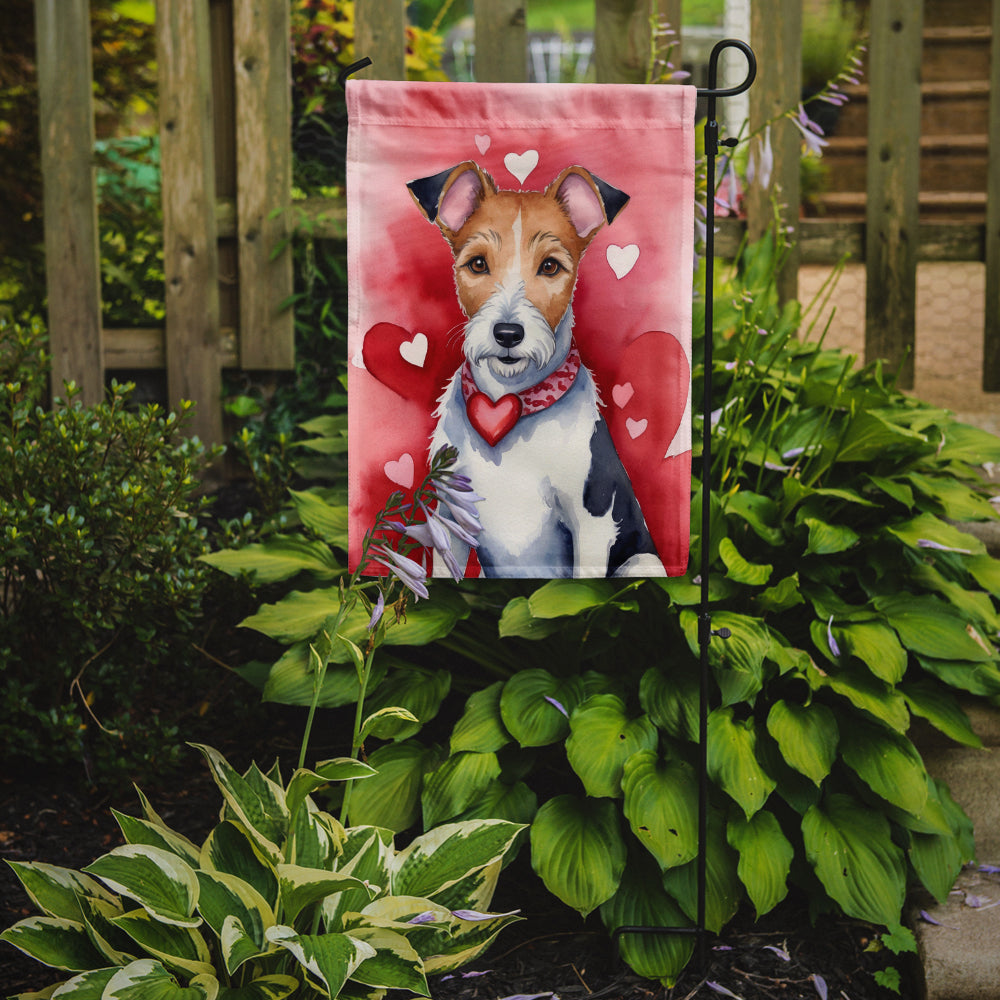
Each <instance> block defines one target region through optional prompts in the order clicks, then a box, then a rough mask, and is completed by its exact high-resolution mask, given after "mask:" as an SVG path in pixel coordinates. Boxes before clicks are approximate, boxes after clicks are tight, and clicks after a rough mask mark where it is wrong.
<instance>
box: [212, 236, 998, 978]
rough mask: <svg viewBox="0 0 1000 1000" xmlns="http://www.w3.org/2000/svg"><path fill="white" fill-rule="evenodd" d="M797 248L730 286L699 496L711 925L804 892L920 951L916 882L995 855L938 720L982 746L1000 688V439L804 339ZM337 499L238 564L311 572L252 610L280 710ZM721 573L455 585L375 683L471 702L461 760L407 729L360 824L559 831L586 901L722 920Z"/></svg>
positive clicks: (333, 554)
mask: <svg viewBox="0 0 1000 1000" xmlns="http://www.w3.org/2000/svg"><path fill="white" fill-rule="evenodd" d="M779 263H780V249H779V248H776V247H775V245H774V244H773V242H772V241H771V240H764V241H762V242H760V243H758V244H755V245H754V246H751V247H749V248H747V249H746V250H745V251H744V253H743V255H742V257H741V260H740V261H739V265H738V266H737V267H735V268H734V269H733V271H732V273H731V274H730V275H729V276H728V277H726V278H723V279H720V283H719V287H718V288H717V289H716V292H715V296H714V298H715V303H716V311H715V317H716V329H715V359H714V397H713V399H712V405H711V407H710V410H711V411H712V412H711V420H712V426H713V455H714V461H713V468H712V476H711V482H712V484H713V488H712V495H711V498H710V511H711V537H710V538H707V539H702V538H700V537H698V533H699V532H700V521H701V491H700V487H697V486H696V488H695V491H694V492H695V496H694V503H693V510H692V513H693V518H692V521H693V537H692V543H693V544H692V563H691V565H692V566H693V567H699V566H700V559H701V546H702V545H703V544H707V545H709V546H710V547H711V548H710V552H709V557H710V564H711V567H712V574H711V578H710V600H711V610H712V616H713V617H712V624H713V627H714V628H715V629H721V628H723V627H725V628H728V629H729V630H730V631H731V633H732V635H731V638H729V639H726V640H723V639H721V638H715V639H713V640H712V642H711V645H710V649H709V664H710V671H711V678H710V690H709V698H710V703H709V708H710V712H709V719H708V745H707V753H708V773H709V779H710V807H709V823H708V838H707V862H708V870H707V875H708V880H707V892H708V895H707V910H706V922H707V926H708V927H709V928H710V929H711V930H713V931H718V930H719V929H721V928H722V926H723V925H724V924H725V923H726V922H727V921H728V920H729V919H730V918H731V917H732V916H733V914H734V913H735V912H736V910H737V908H738V907H740V906H741V905H743V904H749V905H751V906H753V907H754V909H755V910H756V912H757V913H758V914H763V913H765V912H767V911H768V910H770V909H771V908H773V907H774V906H775V905H777V903H779V902H780V901H781V900H782V899H783V898H784V897H785V896H786V894H787V893H788V892H789V890H790V887H796V888H798V889H799V890H802V891H804V892H805V893H806V894H807V895H808V897H809V899H810V901H811V904H812V907H813V910H814V912H822V911H824V910H830V909H833V910H840V911H842V912H844V913H846V914H848V915H849V916H851V917H854V918H860V919H863V920H867V921H870V922H872V923H874V924H880V925H883V926H885V927H887V928H889V929H890V931H891V932H892V933H893V935H894V936H897V937H898V938H899V939H900V940H903V939H905V938H906V937H907V935H908V932H907V931H906V930H905V928H902V927H901V926H900V914H901V908H902V905H903V899H904V894H905V892H906V889H907V886H908V884H910V883H911V882H915V883H920V884H922V885H924V886H925V887H926V888H927V889H929V890H930V891H931V892H932V893H933V894H934V895H935V896H936V897H938V898H939V899H943V898H944V897H945V896H946V895H947V893H948V891H949V889H950V888H951V885H952V883H953V881H954V878H955V875H956V874H957V872H958V870H959V869H960V867H961V865H962V864H963V863H964V862H966V861H967V860H969V859H970V858H971V856H972V853H973V850H974V847H973V842H972V837H971V826H970V823H969V820H968V819H967V817H966V816H965V814H964V813H963V811H962V810H961V809H960V808H959V807H958V806H957V805H956V804H955V802H954V801H953V800H952V798H951V796H950V794H949V792H948V790H947V788H946V787H944V786H943V785H942V784H940V783H939V782H937V781H935V780H933V779H931V778H930V777H929V776H928V774H927V773H926V771H925V769H924V766H923V763H922V761H921V759H920V756H919V754H918V752H917V750H916V749H915V747H914V745H913V743H912V741H911V738H910V734H909V729H910V725H911V722H912V719H913V718H914V717H920V718H922V719H925V720H927V721H928V722H929V723H931V724H932V725H933V726H936V727H937V728H938V729H939V730H941V731H942V732H943V733H945V734H946V735H947V736H948V737H950V738H951V739H953V740H955V741H957V742H959V743H961V744H964V745H967V746H977V745H978V743H979V741H978V739H977V737H976V735H975V733H974V732H973V730H972V728H971V726H970V724H969V721H968V718H967V717H966V715H965V714H964V712H963V710H962V709H961V707H960V704H959V701H958V696H959V695H963V696H965V695H970V696H985V697H991V696H997V695H1000V656H998V653H997V647H996V638H997V635H998V632H1000V615H998V611H997V598H998V596H1000V561H998V560H995V559H993V558H991V557H990V556H989V555H988V554H987V553H986V551H985V549H984V546H983V544H982V543H981V542H980V541H978V540H977V539H976V538H975V537H973V536H972V535H970V534H968V533H966V532H964V531H963V530H962V529H961V527H960V525H959V524H957V523H956V522H965V521H970V520H982V519H990V518H994V517H995V516H996V515H995V513H994V511H993V508H992V506H991V504H990V502H989V500H988V497H987V496H986V494H985V493H984V490H983V487H982V482H981V478H980V476H979V473H978V471H977V468H976V467H977V465H978V464H979V463H982V462H986V461H998V460H1000V440H998V439H997V438H995V437H993V436H992V435H989V434H986V433H984V432H982V431H979V430H977V429H975V428H972V427H969V426H966V425H963V424H961V423H958V422H956V421H955V420H954V419H953V418H952V417H951V416H950V415H949V414H948V413H947V412H945V411H943V410H938V409H934V408H932V407H929V406H927V405H925V404H923V403H921V402H919V401H917V400H914V399H912V398H909V397H907V396H905V395H904V394H903V393H901V392H899V391H898V390H896V389H895V388H894V387H893V385H892V380H891V379H890V378H887V377H886V375H885V374H884V372H883V371H882V368H881V365H879V364H877V363H875V364H870V365H868V366H866V367H863V368H860V369H859V368H855V367H854V365H853V359H852V358H849V357H847V356H845V355H843V354H841V353H839V352H837V351H832V350H826V349H824V348H823V347H822V339H821V338H820V342H818V343H817V342H814V341H810V340H808V339H807V338H803V339H799V338H798V336H797V334H798V332H799V331H800V330H801V329H802V327H803V324H804V320H803V317H802V314H801V309H800V307H799V305H798V304H797V303H792V304H789V305H787V306H785V307H784V308H781V307H779V305H778V302H777V297H776V293H775V290H774V274H775V270H776V267H777V266H778V264H779ZM696 313H697V310H696ZM699 322H700V317H698V316H696V319H695V323H696V326H697V324H698V323H699ZM695 362H696V363H695V383H694V384H695V386H696V387H697V386H698V385H700V384H701V382H700V379H701V375H702V371H700V370H699V365H700V364H701V361H700V359H699V358H698V357H697V356H696V358H695ZM698 425H699V419H698V418H696V419H695V432H696V440H697V441H700V434H699V433H698V431H699V430H700V427H699V426H698ZM327 430H328V431H329V432H330V434H334V435H336V436H337V438H339V436H340V434H341V433H342V430H343V429H342V428H341V427H339V425H338V426H337V427H333V426H331V427H329V428H327ZM331 440H335V439H334V438H331ZM699 450H700V449H699V446H698V445H697V444H696V446H695V453H696V456H697V454H698V452H699ZM473 486H474V484H473ZM336 502H337V498H336V495H335V494H332V493H326V494H320V493H318V492H317V493H301V494H293V504H294V508H295V510H296V512H297V513H298V515H299V519H300V521H301V524H302V526H303V527H302V530H301V532H299V533H296V532H293V531H286V532H284V533H283V534H282V535H275V536H273V537H272V538H270V539H267V540H265V541H264V542H261V543H260V544H259V545H257V546H255V547H252V548H251V549H248V550H246V551H244V552H242V553H232V554H230V555H229V556H228V558H230V559H232V560H233V564H232V565H231V566H230V570H231V571H232V570H233V569H234V567H235V566H236V565H237V564H240V565H242V567H243V568H244V569H245V570H250V569H251V568H252V569H255V570H256V572H257V573H258V574H259V576H260V579H261V580H262V581H264V580H269V581H274V580H287V581H289V584H288V586H289V587H290V588H291V589H290V590H289V593H288V594H287V595H286V596H285V597H284V598H282V599H281V600H279V601H277V602H276V603H274V604H272V605H267V606H264V607H262V608H261V609H260V610H259V611H258V613H257V614H256V615H255V616H253V617H252V618H250V619H248V620H247V621H246V623H245V624H247V625H248V626H250V627H253V628H257V629H260V630H261V631H264V632H266V633H267V634H269V635H271V636H273V637H275V638H277V639H279V640H280V641H282V642H284V643H285V644H286V645H287V646H288V651H287V652H286V654H285V655H284V656H283V657H282V658H281V659H280V660H279V661H278V663H276V664H274V665H273V666H271V667H264V668H263V669H262V670H261V669H260V668H258V670H257V673H256V677H257V680H258V682H259V683H261V684H263V688H264V696H265V697H266V698H272V699H274V700H277V701H287V702H291V703H297V702H298V703H305V699H306V697H307V695H308V694H309V693H311V690H312V689H311V686H310V683H309V682H310V675H309V670H308V644H309V637H310V636H311V635H313V634H315V633H316V631H317V630H318V629H319V627H320V625H321V621H322V616H323V615H325V614H329V610H328V609H329V607H330V606H331V604H332V602H333V601H334V598H335V594H336V590H337V587H336V583H335V581H336V580H337V578H338V575H339V574H340V570H339V568H338V567H339V565H342V562H341V560H342V556H341V554H340V549H341V547H342V545H343V538H342V531H343V518H344V513H345V512H344V510H343V508H342V507H338V506H336ZM303 535H305V536H307V537H303ZM697 572H698V570H697V569H694V570H692V571H691V574H690V575H689V576H688V577H684V578H674V579H667V580H645V581H641V580H633V581H621V582H619V581H613V580H561V581H552V582H549V583H546V584H544V585H541V586H535V587H532V586H531V585H530V584H524V583H521V582H516V581H480V582H478V583H476V584H466V585H465V586H464V587H461V586H460V587H455V588H451V587H445V586H441V585H440V584H439V583H438V584H436V593H435V595H434V599H433V600H432V601H430V602H426V603H421V604H419V605H417V607H416V608H415V609H414V611H413V612H412V613H411V614H410V616H409V620H408V622H407V623H406V625H405V626H402V627H401V628H400V629H399V632H398V634H397V637H396V640H395V641H398V642H400V643H402V644H403V646H400V647H397V648H398V649H399V653H400V664H391V665H390V666H389V669H388V670H387V671H386V673H385V674H384V675H383V676H382V677H381V678H373V681H374V683H373V686H372V687H371V688H370V700H371V701H372V703H373V704H377V703H378V699H379V697H380V689H382V687H381V686H382V685H384V686H385V687H384V689H382V690H384V692H385V693H384V695H383V696H384V697H385V699H386V703H387V704H392V705H399V706H403V707H405V708H406V709H407V710H409V711H410V712H411V713H412V714H413V715H415V716H416V717H417V718H418V719H419V720H420V721H421V722H422V723H424V724H426V723H427V722H428V721H429V720H430V719H431V718H433V716H434V715H435V713H436V712H437V710H438V707H439V706H440V704H441V702H442V699H443V698H444V697H445V694H446V693H447V691H448V689H449V685H452V686H453V687H454V688H455V689H460V688H464V689H465V690H466V691H471V692H472V693H471V696H470V697H468V700H467V701H466V703H465V708H464V711H462V712H460V713H457V714H458V716H459V717H458V721H457V722H456V723H455V724H454V726H453V727H452V728H451V732H450V738H447V753H443V752H442V751H441V750H440V749H439V747H438V746H437V745H436V744H432V743H429V742H428V743H425V742H423V741H422V740H421V739H420V738H418V734H419V733H420V727H419V726H416V725H412V724H410V725H407V726H400V728H399V730H398V731H397V732H395V733H382V734H380V735H381V736H382V737H383V738H385V739H386V740H389V737H391V741H387V742H384V743H383V744H382V745H380V746H378V747H377V748H371V747H370V748H369V758H368V759H369V760H370V762H371V763H372V765H373V766H375V767H376V768H377V769H378V772H379V773H378V774H377V775H376V776H375V777H373V778H372V779H371V780H369V781H366V782H364V783H363V784H362V785H359V786H358V788H357V789H356V790H355V792H354V794H353V797H352V799H351V804H350V808H351V818H352V821H354V822H359V821H361V822H365V823H372V824H375V825H384V826H387V827H390V828H392V829H396V830H402V829H405V828H406V827H407V826H409V825H411V824H414V823H416V822H419V821H420V820H421V817H422V821H423V825H424V827H425V828H430V827H433V826H435V825H436V824H439V823H447V822H451V821H456V820H468V819H471V818H476V817H497V818H504V819H508V820H512V821H517V822H528V821H531V822H532V826H531V834H530V844H531V854H532V863H533V865H534V867H535V869H536V870H537V872H538V873H539V875H540V876H541V878H542V879H543V881H544V882H545V884H546V885H547V886H548V888H549V889H550V890H551V891H552V892H553V893H554V894H555V895H556V896H558V897H559V898H560V899H562V900H563V901H564V902H565V903H567V904H568V905H569V906H571V907H573V908H575V909H577V910H579V911H580V913H581V914H588V913H590V912H592V911H595V910H598V911H599V912H600V915H601V917H602V919H603V920H604V922H605V924H606V925H607V927H608V928H609V929H614V928H617V927H621V926H629V925H635V924H659V925H668V926H677V925H686V924H691V923H693V921H694V920H695V918H696V906H697V895H696V882H697V879H696V865H697V860H696V858H697V853H698V836H697V822H696V802H697V782H696V773H697V764H698V759H699V747H698V742H697V741H698V698H699V654H700V649H699V643H698V631H699V616H698V610H699V599H700V581H699V580H698V579H697V578H696V576H695V574H696V573H697ZM498 615H499V637H500V641H499V642H497V631H496V630H497V616H498ZM358 627H359V628H361V627H362V626H361V625H358ZM423 642H431V643H432V645H430V646H429V647H428V650H427V654H428V655H429V656H431V657H433V655H434V654H435V653H436V652H437V653H440V654H441V655H443V656H449V661H448V665H449V667H450V670H449V671H448V672H447V673H445V674H444V679H443V681H442V682H441V683H440V685H439V686H438V685H437V681H436V680H435V679H434V675H433V673H432V672H430V671H428V670H427V669H426V667H425V666H418V665H415V664H414V665H407V666H401V664H402V663H404V662H405V661H404V659H403V658H404V657H405V656H406V655H407V654H406V650H405V644H407V643H412V644H419V643H423ZM394 651H395V650H394ZM470 664H471V665H472V668H470ZM353 674H354V671H353V670H352V668H351V667H350V665H349V663H347V662H345V664H344V665H343V667H339V668H334V667H332V668H331V670H330V673H329V674H328V676H327V679H326V682H325V684H326V685H327V686H326V687H325V688H324V691H323V697H324V698H325V699H326V700H327V703H328V704H331V705H336V704H347V703H350V701H351V699H352V698H353V697H354V694H353V693H352V692H353V690H356V682H355V681H353V680H352V678H353ZM428 705H429V706H430V710H429V711H428V710H427V708H426V706H428ZM434 735H435V736H438V737H439V735H440V734H438V733H435V734H434ZM539 803H540V804H539ZM691 947H692V943H691V940H690V938H688V937H682V936H656V937H653V936H639V935H627V936H625V937H624V938H623V939H622V951H623V954H624V956H625V958H626V959H627V960H628V961H629V963H630V964H631V965H632V966H633V968H635V970H636V971H638V972H640V973H642V974H644V975H647V976H651V977H653V978H658V979H662V980H664V981H665V982H670V981H672V980H674V979H675V978H676V976H677V974H678V973H679V971H680V970H681V969H682V968H683V967H684V965H685V963H686V962H687V960H688V958H689V956H690V953H691Z"/></svg>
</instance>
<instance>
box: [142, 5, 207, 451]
mask: <svg viewBox="0 0 1000 1000" xmlns="http://www.w3.org/2000/svg"><path fill="white" fill-rule="evenodd" d="M210 48H211V45H210V39H209V18H208V3H207V0H160V2H159V3H158V4H157V9H156V58H157V63H158V65H159V88H160V150H161V154H160V155H161V169H162V175H163V267H164V271H165V273H166V284H167V288H166V308H167V331H166V353H167V395H168V398H169V401H170V402H171V403H176V402H178V401H179V400H181V399H189V400H192V401H193V402H195V403H196V404H197V410H196V412H195V415H194V420H193V422H192V426H191V429H192V432H193V433H195V434H197V436H198V437H200V438H201V439H202V440H203V441H205V442H208V443H213V444H215V443H219V442H221V441H222V406H221V387H220V384H219V367H220V358H219V287H218V282H219V257H218V248H217V246H216V222H215V166H214V142H213V134H212V91H211V59H210Z"/></svg>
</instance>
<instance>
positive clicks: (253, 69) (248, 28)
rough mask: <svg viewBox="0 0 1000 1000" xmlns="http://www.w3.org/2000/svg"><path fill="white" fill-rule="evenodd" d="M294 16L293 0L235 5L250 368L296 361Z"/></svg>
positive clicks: (244, 342)
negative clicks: (291, 303) (290, 302)
mask: <svg viewBox="0 0 1000 1000" xmlns="http://www.w3.org/2000/svg"><path fill="white" fill-rule="evenodd" d="M290 20H291V19H290V8H289V5H288V2H287V0H242V2H239V3H237V4H235V5H234V7H233V65H234V67H235V71H236V173H237V177H238V179H239V185H238V188H237V196H236V215H237V223H236V225H237V236H238V239H239V267H240V322H239V343H240V366H241V367H242V368H262V369H289V368H294V367H295V334H294V321H293V319H294V318H293V314H292V311H291V310H290V309H289V308H287V307H283V306H282V303H283V302H285V301H286V300H287V299H288V297H289V296H290V295H291V294H292V253H291V240H290V236H291V233H290V222H289V217H288V212H287V211H284V210H285V209H287V208H288V207H289V205H290V204H291V200H292V140H291V124H290V123H291V114H292V111H291V93H292V81H291V54H290V51H289V49H290V31H291V28H290ZM282 243H284V249H282V250H281V251H280V252H279V253H277V255H275V249H276V247H278V246H279V245H280V244H282Z"/></svg>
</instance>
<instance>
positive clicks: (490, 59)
mask: <svg viewBox="0 0 1000 1000" xmlns="http://www.w3.org/2000/svg"><path fill="white" fill-rule="evenodd" d="M473 11H474V13H475V19H476V33H475V40H476V62H475V74H476V80H477V81H478V82H479V83H524V81H525V80H527V79H528V54H527V29H526V27H525V20H524V0H475V3H474V5H473Z"/></svg>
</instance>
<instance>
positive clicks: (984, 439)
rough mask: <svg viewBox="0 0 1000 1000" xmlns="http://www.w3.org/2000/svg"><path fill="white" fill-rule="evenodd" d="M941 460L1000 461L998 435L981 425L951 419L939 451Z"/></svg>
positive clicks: (976, 463) (971, 463)
mask: <svg viewBox="0 0 1000 1000" xmlns="http://www.w3.org/2000/svg"><path fill="white" fill-rule="evenodd" d="M937 458H938V461H941V462H966V463H967V464H969V465H981V464H982V463H983V462H998V461H1000V447H998V444H997V436H996V435H995V434H991V433H990V432H989V431H985V430H983V429H982V428H981V427H973V426H971V425H970V424H961V423H958V422H957V421H954V420H952V421H949V422H948V426H947V430H946V431H945V433H944V441H943V442H942V444H941V449H940V451H938V453H937Z"/></svg>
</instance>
